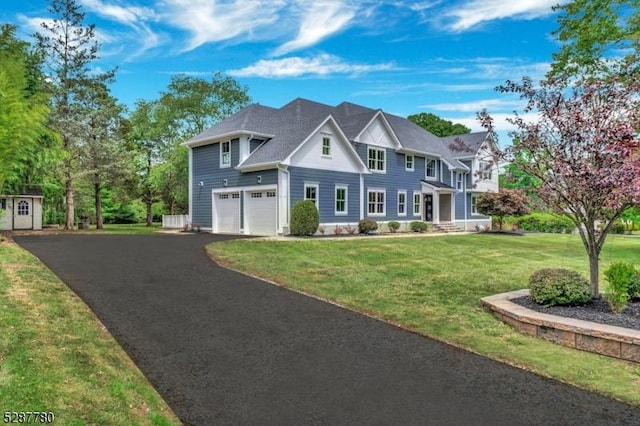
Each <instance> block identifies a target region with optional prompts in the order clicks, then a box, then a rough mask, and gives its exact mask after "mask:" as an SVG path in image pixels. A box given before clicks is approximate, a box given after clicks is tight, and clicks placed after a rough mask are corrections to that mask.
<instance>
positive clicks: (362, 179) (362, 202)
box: [360, 173, 366, 220]
mask: <svg viewBox="0 0 640 426" xmlns="http://www.w3.org/2000/svg"><path fill="white" fill-rule="evenodd" d="M365 201H366V200H365V199H364V175H363V174H362V173H360V220H362V219H364V217H365V216H364V205H365Z"/></svg>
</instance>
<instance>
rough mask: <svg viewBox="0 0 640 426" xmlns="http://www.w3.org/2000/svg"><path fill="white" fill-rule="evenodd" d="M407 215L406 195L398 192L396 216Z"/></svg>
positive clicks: (403, 192)
mask: <svg viewBox="0 0 640 426" xmlns="http://www.w3.org/2000/svg"><path fill="white" fill-rule="evenodd" d="M406 215H407V193H406V192H405V191H398V216H406Z"/></svg>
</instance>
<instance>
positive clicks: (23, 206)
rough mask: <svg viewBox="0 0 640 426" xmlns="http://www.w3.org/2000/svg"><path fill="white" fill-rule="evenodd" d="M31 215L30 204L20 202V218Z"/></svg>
mask: <svg viewBox="0 0 640 426" xmlns="http://www.w3.org/2000/svg"><path fill="white" fill-rule="evenodd" d="M28 215H29V202H28V201H25V200H20V201H18V216H28Z"/></svg>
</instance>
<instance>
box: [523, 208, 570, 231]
mask: <svg viewBox="0 0 640 426" xmlns="http://www.w3.org/2000/svg"><path fill="white" fill-rule="evenodd" d="M516 223H517V225H518V228H519V229H522V230H524V231H538V232H553V233H562V234H570V233H571V232H573V230H574V229H575V227H576V226H575V225H574V223H573V222H572V221H571V219H569V218H568V217H567V216H564V215H555V214H551V213H531V214H528V215H524V216H522V217H520V218H518V220H517V222H516Z"/></svg>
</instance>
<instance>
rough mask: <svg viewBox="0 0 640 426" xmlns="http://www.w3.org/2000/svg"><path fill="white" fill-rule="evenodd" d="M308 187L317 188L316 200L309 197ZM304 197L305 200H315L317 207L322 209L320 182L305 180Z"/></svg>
mask: <svg viewBox="0 0 640 426" xmlns="http://www.w3.org/2000/svg"><path fill="white" fill-rule="evenodd" d="M307 188H315V190H316V198H315V200H313V199H312V198H307ZM302 199H303V200H305V201H306V200H313V203H314V204H315V205H316V208H317V209H318V210H320V184H319V183H318V182H305V183H304V190H303V194H302Z"/></svg>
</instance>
